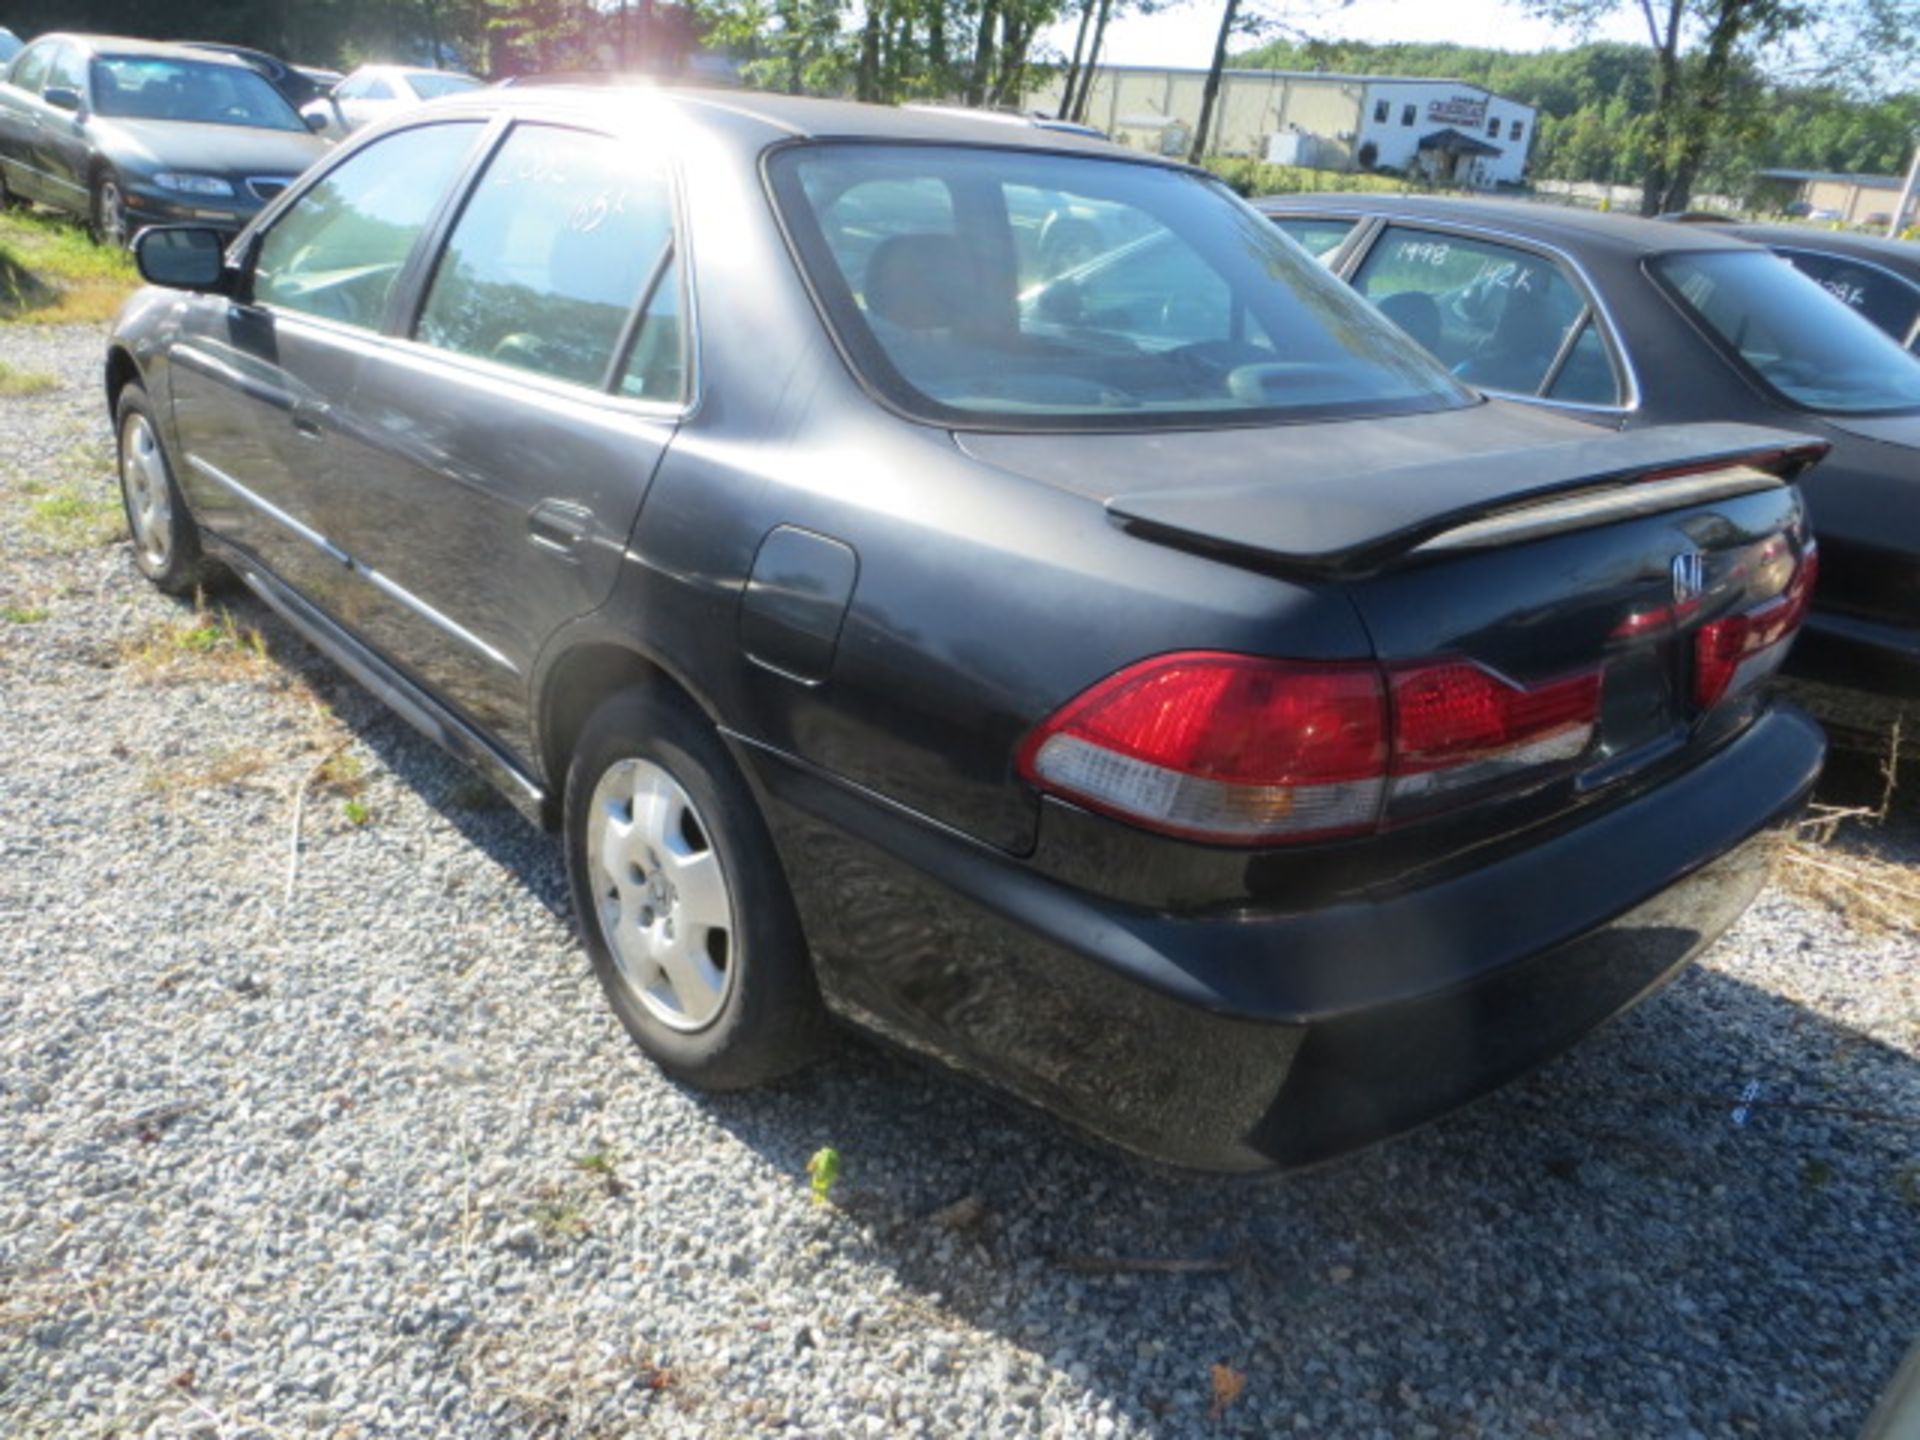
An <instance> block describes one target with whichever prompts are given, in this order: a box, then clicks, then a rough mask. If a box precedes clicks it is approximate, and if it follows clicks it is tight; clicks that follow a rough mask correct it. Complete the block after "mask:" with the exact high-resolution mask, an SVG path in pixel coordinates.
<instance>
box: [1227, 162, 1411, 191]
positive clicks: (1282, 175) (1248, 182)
mask: <svg viewBox="0 0 1920 1440" xmlns="http://www.w3.org/2000/svg"><path fill="white" fill-rule="evenodd" d="M1206 167H1207V169H1209V170H1211V171H1212V172H1213V173H1214V174H1216V175H1218V176H1219V177H1220V178H1221V179H1222V180H1224V181H1226V182H1227V184H1229V185H1231V186H1232V187H1233V188H1234V189H1235V190H1237V191H1239V192H1240V194H1242V195H1308V194H1321V193H1326V192H1329V191H1331V192H1335V193H1338V194H1343V195H1344V194H1369V195H1409V194H1415V193H1418V192H1422V191H1425V192H1429V193H1430V192H1431V191H1432V190H1433V187H1432V186H1431V185H1424V184H1421V183H1420V182H1419V181H1416V180H1403V179H1401V178H1399V177H1398V176H1394V175H1366V174H1360V173H1357V172H1355V171H1351V170H1309V169H1307V168H1306V167H1305V166H1302V165H1269V164H1267V163H1266V162H1265V161H1264V160H1242V159H1234V158H1231V157H1228V156H1215V157H1214V158H1213V159H1211V160H1208V161H1207V162H1206Z"/></svg>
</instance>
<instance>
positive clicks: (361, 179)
mask: <svg viewBox="0 0 1920 1440" xmlns="http://www.w3.org/2000/svg"><path fill="white" fill-rule="evenodd" d="M480 130H481V126H480V125H478V124H477V123H472V122H465V123H458V124H449V125H423V126H420V127H419V128H417V129H413V130H402V131H400V132H399V133H398V134H395V135H389V136H387V137H386V138H385V139H383V140H378V141H375V142H374V143H373V144H372V145H369V146H368V147H367V148H366V149H364V150H359V151H356V152H355V153H354V154H352V155H351V156H349V157H348V158H347V159H346V160H345V161H343V162H342V163H341V164H339V165H336V166H335V167H334V168H333V169H332V170H330V171H328V172H327V174H326V175H325V176H324V177H323V178H322V179H321V180H320V182H319V183H318V184H316V185H314V186H313V187H312V188H311V189H309V190H307V191H306V192H305V193H304V194H303V195H301V196H300V198H299V199H298V200H296V201H294V202H293V205H292V207H291V208H290V209H289V210H288V211H287V212H286V213H285V214H284V215H282V216H281V217H280V218H279V219H278V220H276V221H275V222H274V224H273V228H272V229H271V230H269V231H267V235H266V239H265V240H264V241H262V242H261V245H260V254H259V258H258V260H257V261H256V262H255V264H254V273H253V298H254V300H255V302H256V303H258V304H262V305H272V306H275V307H277V308H279V309H282V310H297V311H300V312H302V313H303V314H308V315H318V316H322V317H324V318H326V319H329V320H338V321H341V322H342V323H344V324H348V325H358V326H361V327H363V328H364V329H368V330H377V329H379V328H380V326H381V323H382V322H383V321H384V320H385V318H386V313H387V301H388V299H389V297H391V295H392V294H393V287H394V283H395V282H396V281H397V280H398V279H399V278H400V270H401V267H402V266H404V265H405V264H406V261H407V256H408V255H409V254H410V253H411V252H412V250H413V246H414V242H415V241H416V240H418V239H419V237H420V232H421V231H422V230H423V229H425V228H426V224H427V221H428V219H429V218H430V217H431V216H432V214H433V212H434V209H435V207H437V206H438V205H439V203H440V200H441V197H442V196H443V195H445V193H446V191H447V187H448V186H449V185H451V184H452V183H453V178H454V176H455V174H456V173H457V172H458V171H459V169H460V166H461V164H462V162H464V161H465V159H466V157H467V154H468V152H469V151H471V150H472V148H473V143H474V139H475V137H476V136H478V135H479V133H480Z"/></svg>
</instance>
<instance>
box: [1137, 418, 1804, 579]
mask: <svg viewBox="0 0 1920 1440" xmlns="http://www.w3.org/2000/svg"><path fill="white" fill-rule="evenodd" d="M1827 449H1828V446H1827V444H1826V442H1825V441H1822V440H1813V439H1809V438H1808V437H1807V436H1805V435H1796V434H1794V433H1792V432H1791V431H1786V430H1771V429H1767V428H1764V427H1762V426H1758V425H1734V424H1717V423H1716V424H1700V425H1665V426H1659V427H1656V428H1654V429H1650V430H1632V431H1625V432H1622V431H1597V432H1595V434H1594V435H1593V436H1592V437H1591V438H1586V439H1580V440H1571V441H1566V442H1564V443H1562V444H1557V445H1531V446H1527V447H1524V448H1521V449H1514V450H1495V451H1488V452H1483V453H1481V454H1477V455H1463V456H1460V457H1459V458H1457V459H1453V460H1442V461H1434V462H1429V463H1426V464H1421V465H1403V466H1398V467H1396V468H1393V469H1388V470H1375V471H1369V472H1363V473H1361V474H1358V475H1351V476H1343V475H1319V476H1314V477H1311V478H1296V479H1272V480H1256V481H1248V482H1245V483H1241V484H1236V485H1209V486H1202V487H1198V488H1191V489H1156V490H1140V491H1135V492H1133V493H1131V494H1123V495H1116V496H1114V497H1113V498H1112V499H1110V500H1108V501H1107V513H1108V514H1109V515H1110V516H1112V517H1113V519H1114V520H1115V521H1116V522H1117V523H1119V524H1120V525H1121V526H1122V527H1123V528H1124V529H1126V530H1128V531H1130V532H1132V533H1135V534H1138V535H1141V536H1143V537H1146V538H1150V539H1156V540H1160V541H1163V542H1165V543H1168V544H1173V545H1178V546H1181V547H1182V548H1185V549H1197V550H1205V551H1210V552H1215V553H1220V554H1223V555H1226V556H1229V557H1231V558H1233V559H1235V560H1238V561H1240V562H1242V563H1250V564H1254V565H1257V566H1258V567H1260V568H1263V569H1272V570H1278V571H1281V572H1298V573H1305V574H1308V575H1325V576H1336V575H1339V576H1344V575H1358V574H1366V573H1368V572H1370V571H1374V570H1378V569H1380V568H1381V567H1382V566H1383V565H1386V564H1388V563H1389V562H1391V561H1393V560H1396V559H1398V558H1400V557H1402V556H1404V555H1407V554H1408V553H1410V552H1412V551H1415V550H1440V549H1464V548H1469V547H1471V546H1474V545H1491V544H1511V543H1514V542H1515V541H1517V540H1520V539H1523V538H1532V537H1534V536H1537V535H1540V534H1545V533H1550V532H1551V531H1553V530H1556V529H1567V528H1573V527H1574V526H1576V525H1587V524H1594V523H1600V522H1602V521H1605V520H1608V519H1619V518H1625V517H1626V516H1628V515H1631V514H1635V513H1639V514H1653V513H1658V512H1659V511H1662V510H1674V509H1680V508H1683V507H1685V506H1687V505H1693V504H1698V503H1701V502H1702V501H1703V500H1706V499H1719V498H1725V497H1727V496H1730V495H1735V494H1744V493H1748V492H1751V491H1755V490H1763V489H1769V488H1772V487H1775V486H1779V485H1781V484H1784V483H1787V482H1789V481H1791V480H1793V479H1794V478H1795V477H1796V476H1797V475H1799V474H1800V473H1801V472H1802V471H1804V470H1805V469H1806V468H1807V467H1808V466H1810V465H1812V464H1814V463H1815V462H1816V461H1818V460H1819V459H1820V457H1821V456H1823V455H1825V454H1826V453H1827ZM1681 479H1684V480H1686V481H1687V482H1688V483H1685V484H1667V483H1664V482H1666V481H1667V480H1675V481H1678V480H1681ZM1643 483H1644V485H1645V488H1644V489H1636V488H1635V487H1636V486H1638V485H1641V484H1643Z"/></svg>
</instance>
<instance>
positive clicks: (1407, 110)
mask: <svg viewBox="0 0 1920 1440" xmlns="http://www.w3.org/2000/svg"><path fill="white" fill-rule="evenodd" d="M1400 123H1401V124H1402V125H1411V124H1413V106H1411V105H1402V106H1401V107H1400Z"/></svg>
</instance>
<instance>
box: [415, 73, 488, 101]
mask: <svg viewBox="0 0 1920 1440" xmlns="http://www.w3.org/2000/svg"><path fill="white" fill-rule="evenodd" d="M407 84H409V85H411V86H412V87H413V93H414V94H416V95H418V96H419V97H420V98H421V99H422V100H438V99H439V98H440V97H441V96H442V95H457V94H459V93H460V92H461V91H462V90H478V89H479V88H480V82H479V81H478V80H476V79H474V78H473V77H472V76H471V75H449V74H447V73H446V72H445V71H444V70H410V71H408V72H407Z"/></svg>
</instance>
